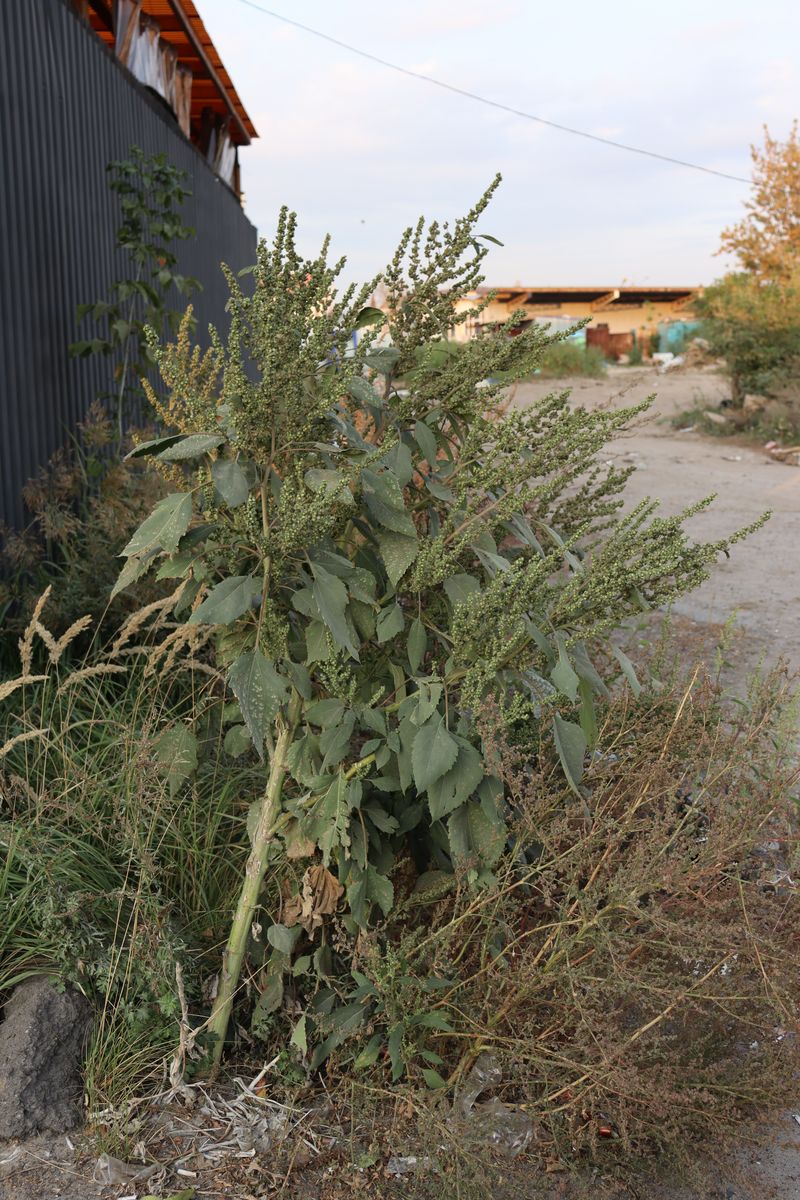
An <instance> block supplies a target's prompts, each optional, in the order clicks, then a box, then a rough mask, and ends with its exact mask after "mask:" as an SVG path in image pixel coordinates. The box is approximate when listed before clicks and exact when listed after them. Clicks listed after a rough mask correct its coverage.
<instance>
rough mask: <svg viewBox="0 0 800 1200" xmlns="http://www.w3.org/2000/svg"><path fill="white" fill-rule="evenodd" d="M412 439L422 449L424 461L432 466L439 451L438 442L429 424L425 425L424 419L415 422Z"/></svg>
mask: <svg viewBox="0 0 800 1200" xmlns="http://www.w3.org/2000/svg"><path fill="white" fill-rule="evenodd" d="M414 440H415V442H416V443H417V445H418V446H419V448H420V450H421V451H422V453H423V455H424V457H425V461H426V462H427V463H428V464H429V465H430V466H432V465H433V464H434V463H435V462H436V456H437V455H438V453H439V443H438V442H437V440H436V434H435V433H434V432H433V430H432V429H431V427H430V425H426V424H425V422H424V421H417V422H415V424H414Z"/></svg>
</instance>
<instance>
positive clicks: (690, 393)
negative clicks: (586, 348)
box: [514, 367, 800, 668]
mask: <svg viewBox="0 0 800 1200" xmlns="http://www.w3.org/2000/svg"><path fill="white" fill-rule="evenodd" d="M562 387H564V388H571V389H572V398H573V402H574V403H576V404H580V405H583V406H585V407H587V408H597V407H611V408H619V407H623V406H627V405H629V404H633V403H637V402H638V401H640V400H643V399H645V398H646V397H647V396H649V395H651V394H652V393H656V399H655V401H654V403H653V407H652V408H651V409H650V412H649V413H648V415H647V417H646V418H644V422H643V423H640V424H639V425H638V427H637V428H636V429H635V430H634V431H632V432H631V433H628V434H625V435H623V436H622V437H621V438H619V439H618V440H617V441H616V442H614V443H613V444H612V446H611V447H610V450H609V453H608V455H607V457H608V458H609V459H611V458H614V459H616V460H618V461H619V460H621V461H622V462H632V463H634V464H635V465H636V467H637V470H636V472H635V474H634V475H633V477H632V478H631V480H630V482H629V484H628V490H627V495H628V499H629V503H631V504H634V503H636V502H637V501H638V500H641V499H642V497H644V496H654V497H657V498H658V499H659V500H660V501H661V503H662V510H663V512H664V514H665V515H671V514H673V513H677V512H680V511H681V509H683V508H685V507H686V506H687V505H689V504H691V503H693V502H694V501H696V500H699V499H701V498H702V497H704V496H707V495H709V494H710V493H712V492H715V493H716V494H717V499H716V501H715V502H714V504H713V505H712V507H711V508H710V509H708V510H706V511H705V512H703V513H701V514H699V515H698V516H697V517H694V518H693V519H692V520H691V522H690V523H689V525H688V528H689V530H690V531H691V532H692V533H693V534H695V535H696V536H697V537H702V538H705V539H708V540H713V539H716V538H721V537H724V536H725V535H726V534H729V533H730V532H732V531H733V530H735V529H738V528H741V527H742V526H745V525H748V524H750V523H751V522H752V521H754V520H756V519H757V518H758V517H759V516H760V515H761V513H763V512H764V511H765V510H767V509H771V510H772V514H773V515H772V517H771V519H770V521H769V522H768V523H767V525H766V526H765V527H764V528H763V529H761V530H759V531H758V532H757V533H756V534H754V535H753V536H752V537H750V538H748V539H747V540H746V541H744V542H742V543H740V544H738V545H736V546H735V547H734V548H733V550H732V552H731V557H730V559H728V560H726V559H724V558H723V559H722V560H721V562H720V565H719V566H718V567H717V569H716V570H715V571H714V572H713V573H712V576H711V578H710V579H709V580H708V581H707V582H706V583H705V584H703V586H702V587H701V588H699V589H698V590H697V591H696V592H694V593H692V595H690V596H687V597H685V598H684V599H683V600H681V601H679V602H678V604H677V605H676V606H675V607H676V611H678V612H679V613H682V614H684V615H686V616H688V617H691V618H692V619H693V620H695V621H704V622H724V621H725V620H727V618H728V617H729V616H730V615H731V613H732V612H734V611H735V612H736V613H737V623H738V625H739V626H740V627H741V628H742V629H743V630H744V631H745V633H746V634H748V635H749V636H748V637H747V638H746V639H745V643H746V644H747V645H748V646H749V647H750V656H751V657H752V656H753V655H757V653H761V652H763V654H764V656H765V658H766V660H767V661H769V662H773V661H775V660H776V659H777V658H779V657H781V656H784V657H786V658H787V659H788V660H789V661H790V662H791V663H792V664H793V665H794V666H795V667H797V668H800V560H799V559H798V550H799V549H800V468H798V467H790V466H784V465H783V464H781V463H778V462H776V461H774V460H773V459H771V458H770V456H769V455H768V454H767V453H766V452H765V451H762V450H760V449H752V448H750V447H748V446H743V445H740V444H737V440H736V439H731V438H727V437H708V436H702V435H700V434H698V433H697V432H696V431H695V430H690V431H687V432H678V430H677V429H675V428H674V427H673V426H672V424H671V418H672V417H673V416H674V415H675V414H676V413H680V412H685V411H687V410H689V409H690V408H693V407H697V406H698V404H700V403H701V402H703V401H705V402H707V403H708V404H718V403H719V401H720V400H721V399H723V398H724V397H725V396H727V395H729V388H728V384H727V381H726V379H725V378H724V376H722V375H719V374H717V373H716V372H711V371H703V370H700V371H686V372H678V371H676V372H674V373H673V372H671V373H667V374H665V375H659V374H658V373H657V372H656V371H655V370H653V369H652V368H631V367H611V368H610V369H609V372H608V375H607V376H606V377H605V378H604V379H567V380H563V381H562V380H558V381H555V382H554V381H553V380H536V381H535V382H533V383H529V384H522V385H520V386H519V387H518V388H517V391H516V394H515V398H514V402H515V404H517V405H520V404H522V405H527V404H530V403H532V402H534V401H535V400H536V399H537V398H539V397H541V396H544V395H547V394H548V393H549V392H552V391H554V390H560V389H561V388H562Z"/></svg>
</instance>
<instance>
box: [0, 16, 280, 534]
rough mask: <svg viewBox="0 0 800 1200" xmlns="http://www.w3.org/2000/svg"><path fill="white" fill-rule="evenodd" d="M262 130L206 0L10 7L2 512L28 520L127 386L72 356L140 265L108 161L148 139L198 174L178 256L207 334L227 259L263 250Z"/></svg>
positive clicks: (1, 207)
mask: <svg viewBox="0 0 800 1200" xmlns="http://www.w3.org/2000/svg"><path fill="white" fill-rule="evenodd" d="M256 136H257V135H256V130H255V128H254V126H253V123H252V121H251V119H250V117H249V116H248V114H247V112H246V110H245V108H244V106H243V104H242V102H241V100H240V98H239V96H238V94H237V92H236V89H235V87H234V86H233V82H232V81H231V78H230V76H229V75H228V73H227V71H226V70H225V67H224V66H223V64H222V62H221V60H220V57H219V54H218V53H217V51H216V49H215V47H214V45H213V43H212V41H211V39H210V37H209V36H208V33H207V31H206V29H205V27H204V25H203V22H202V20H201V18H200V16H199V14H198V12H197V9H196V7H195V5H194V4H193V3H192V2H191V0H13V2H12V0H9V2H8V3H4V4H0V145H2V147H3V166H2V171H0V520H3V521H5V522H7V523H8V524H11V525H17V526H18V525H19V524H20V523H22V522H24V520H25V514H24V511H23V507H22V502H21V497H20V493H21V489H22V487H23V485H24V484H25V482H26V481H27V480H28V479H29V478H30V477H31V476H32V475H33V474H35V473H36V471H37V470H38V468H39V467H41V466H43V465H44V464H45V463H46V462H47V461H48V459H49V458H50V456H51V455H52V454H53V452H54V451H55V450H56V449H57V448H58V447H59V446H62V445H64V444H65V443H67V442H68V440H69V437H70V434H71V432H72V431H73V430H74V427H75V424H76V422H78V421H79V420H80V419H81V418H82V417H83V415H84V414H85V412H86V410H87V408H88V406H89V404H90V403H91V401H92V400H93V398H94V397H96V396H97V395H99V394H102V393H105V392H108V391H109V390H111V388H112V386H113V385H112V372H113V368H114V363H113V362H112V361H111V360H110V359H108V358H105V357H103V356H100V355H97V356H93V357H91V358H87V359H80V360H78V359H70V357H69V353H68V347H69V344H70V343H71V342H74V341H76V340H77V339H78V338H79V337H80V336H81V335H80V334H79V332H78V328H77V326H76V321H75V309H76V305H78V304H80V303H89V302H92V301H95V300H100V299H103V298H105V297H106V296H107V295H108V290H109V285H110V284H111V283H112V281H113V280H116V279H120V278H123V277H125V275H126V272H127V271H128V270H129V269H130V264H128V263H127V261H126V258H125V254H124V252H122V251H120V250H119V249H117V247H116V245H115V238H116V231H117V228H118V226H119V224H120V220H121V213H120V209H119V201H118V198H117V197H116V196H114V195H112V193H111V192H110V191H109V188H108V179H107V171H106V167H107V164H108V163H109V162H110V161H111V160H114V159H127V158H129V157H130V151H131V148H132V147H133V146H138V147H140V148H141V149H142V150H143V151H144V153H145V154H146V155H153V154H157V153H164V154H165V155H166V157H167V159H168V161H169V162H170V163H171V164H172V165H173V166H175V167H178V168H180V169H182V170H183V171H185V172H186V173H187V175H188V181H187V187H188V188H189V190H190V191H191V193H192V194H191V196H190V197H188V198H187V200H186V202H185V203H184V205H183V208H182V210H181V217H182V219H183V220H184V222H185V223H186V224H187V225H190V226H192V227H193V228H194V229H195V230H196V237H194V238H192V239H191V240H190V241H186V242H182V243H180V245H179V246H178V247H176V253H177V255H178V260H179V264H178V269H179V270H180V271H181V272H182V273H183V274H185V275H191V276H194V277H195V278H196V279H198V280H199V281H200V283H201V284H202V291H200V292H198V293H197V294H196V296H195V297H193V303H194V306H195V313H196V316H197V323H198V335H199V336H200V337H202V336H203V331H204V330H206V329H207V327H208V324H209V323H213V324H215V325H217V326H219V327H220V328H224V325H225V303H226V300H227V297H228V288H227V285H226V283H225V280H224V278H223V276H222V273H221V271H220V269H219V266H220V263H221V262H223V261H224V262H226V263H228V264H229V265H230V267H231V268H232V269H234V270H239V269H241V268H242V267H244V266H247V265H249V264H250V263H252V262H253V261H254V260H255V253H256V231H255V229H254V227H253V226H252V225H251V223H250V222H249V221H248V220H247V217H246V216H245V214H244V212H243V210H242V206H241V194H242V183H241V172H240V164H239V153H240V150H241V149H242V148H243V147H246V146H247V145H248V143H249V142H250V141H251V140H252V139H253V138H254V137H256ZM180 304H181V298H180V297H179V296H178V294H177V293H176V295H175V300H174V306H175V307H179V306H180Z"/></svg>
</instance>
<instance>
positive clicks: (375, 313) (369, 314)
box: [353, 305, 386, 329]
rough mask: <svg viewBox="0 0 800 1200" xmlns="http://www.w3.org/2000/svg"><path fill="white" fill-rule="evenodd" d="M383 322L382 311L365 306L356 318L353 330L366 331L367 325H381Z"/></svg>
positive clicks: (384, 315)
mask: <svg viewBox="0 0 800 1200" xmlns="http://www.w3.org/2000/svg"><path fill="white" fill-rule="evenodd" d="M385 321H386V313H385V312H383V310H382V309H380V308H373V307H372V306H371V305H367V306H366V307H365V308H362V309H361V312H360V313H359V314H358V316H357V317H356V323H355V325H354V326H353V329H366V327H367V326H368V325H383V324H384V322H385Z"/></svg>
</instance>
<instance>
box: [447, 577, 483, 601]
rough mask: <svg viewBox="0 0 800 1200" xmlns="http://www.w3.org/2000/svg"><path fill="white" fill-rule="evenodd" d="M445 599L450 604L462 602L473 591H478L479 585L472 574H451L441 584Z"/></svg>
mask: <svg viewBox="0 0 800 1200" xmlns="http://www.w3.org/2000/svg"><path fill="white" fill-rule="evenodd" d="M443 587H444V590H445V593H446V594H447V599H448V600H449V601H450V603H451V604H454V605H455V604H463V602H464V601H465V600H467V599H468V598H469V597H470V596H471V595H472V593H473V592H479V591H480V590H481V585H480V583H479V582H478V580H477V579H476V578H475V576H474V575H463V574H462V575H451V576H450V578H449V579H445V581H444V584H443Z"/></svg>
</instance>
